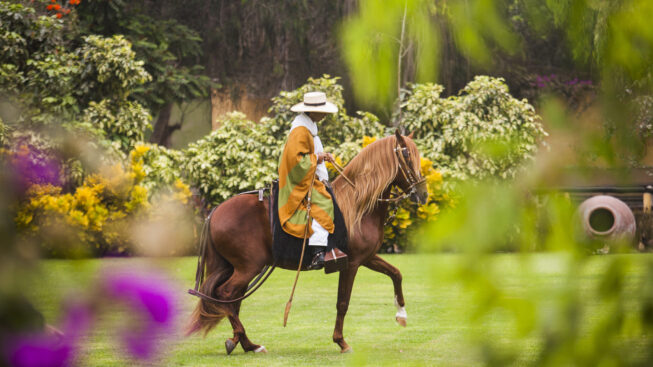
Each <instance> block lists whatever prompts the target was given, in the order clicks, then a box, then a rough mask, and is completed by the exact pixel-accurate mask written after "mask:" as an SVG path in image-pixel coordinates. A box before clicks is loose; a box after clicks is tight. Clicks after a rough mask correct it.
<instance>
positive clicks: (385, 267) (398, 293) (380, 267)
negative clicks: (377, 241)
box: [363, 255, 408, 327]
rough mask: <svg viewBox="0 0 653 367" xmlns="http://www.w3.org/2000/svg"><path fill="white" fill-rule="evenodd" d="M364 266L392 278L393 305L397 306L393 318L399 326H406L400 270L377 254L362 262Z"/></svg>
mask: <svg viewBox="0 0 653 367" xmlns="http://www.w3.org/2000/svg"><path fill="white" fill-rule="evenodd" d="M363 265H365V266H366V267H368V268H370V269H372V270H374V271H378V272H379V273H383V274H385V275H387V276H389V277H390V278H391V279H392V283H393V284H394V287H395V306H397V314H396V315H395V320H397V323H399V325H401V326H404V327H405V326H406V319H407V318H408V315H407V314H406V309H405V308H404V306H405V305H406V303H405V301H404V293H403V291H402V290H401V272H400V271H399V269H397V268H395V267H394V266H392V265H390V264H389V263H387V262H386V261H385V260H383V259H382V258H380V257H379V256H378V255H374V256H373V257H372V258H371V259H370V260H368V261H367V262H366V263H364V264H363Z"/></svg>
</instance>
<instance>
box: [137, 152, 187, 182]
mask: <svg viewBox="0 0 653 367" xmlns="http://www.w3.org/2000/svg"><path fill="white" fill-rule="evenodd" d="M131 157H132V160H135V159H138V160H140V164H141V166H142V172H143V175H144V177H143V182H142V185H143V186H144V187H145V188H147V190H148V192H149V193H150V194H152V193H157V192H160V191H163V190H167V189H168V188H169V187H171V186H173V185H175V184H176V182H177V181H178V180H180V178H181V177H182V172H181V163H182V161H183V159H184V155H183V151H180V150H175V149H167V148H165V147H163V146H160V145H156V144H144V143H141V144H137V145H136V146H135V147H134V149H133V150H132V152H131Z"/></svg>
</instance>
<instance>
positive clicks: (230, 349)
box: [224, 339, 236, 355]
mask: <svg viewBox="0 0 653 367" xmlns="http://www.w3.org/2000/svg"><path fill="white" fill-rule="evenodd" d="M224 347H225V348H226V349H227V355H229V354H231V352H233V351H234V349H235V348H236V343H234V341H233V340H231V339H227V340H225V342H224Z"/></svg>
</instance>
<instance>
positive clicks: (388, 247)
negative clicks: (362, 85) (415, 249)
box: [370, 140, 452, 252]
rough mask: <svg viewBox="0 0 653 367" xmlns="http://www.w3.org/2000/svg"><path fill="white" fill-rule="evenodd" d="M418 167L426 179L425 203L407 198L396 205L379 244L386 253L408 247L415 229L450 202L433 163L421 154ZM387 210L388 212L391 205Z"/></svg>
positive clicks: (432, 217) (428, 220) (440, 175)
mask: <svg viewBox="0 0 653 367" xmlns="http://www.w3.org/2000/svg"><path fill="white" fill-rule="evenodd" d="M372 141H373V140H372ZM372 141H370V143H371V142H372ZM420 168H421V171H422V172H421V173H422V176H424V178H426V185H427V190H428V193H429V197H428V200H427V202H426V204H424V205H419V206H418V205H417V204H415V203H413V202H411V201H409V200H404V201H402V202H401V203H399V204H398V205H399V207H398V208H397V212H396V214H395V217H394V219H393V220H392V222H390V223H389V224H388V225H386V226H385V228H384V232H385V242H384V244H383V247H384V250H385V251H387V252H403V251H405V250H407V249H410V248H411V247H412V246H411V245H412V237H413V235H414V234H415V233H416V232H417V231H419V228H420V227H421V226H422V225H423V224H425V223H431V222H433V221H435V220H436V219H437V218H438V215H439V214H440V209H441V208H442V207H447V206H450V205H452V200H451V198H450V197H449V195H448V194H447V193H446V192H445V191H444V190H443V188H442V174H441V173H440V171H438V170H436V169H435V168H433V162H432V161H430V160H429V159H427V158H424V157H421V158H420ZM390 210H391V212H390V215H392V210H393V209H392V207H391V208H390Z"/></svg>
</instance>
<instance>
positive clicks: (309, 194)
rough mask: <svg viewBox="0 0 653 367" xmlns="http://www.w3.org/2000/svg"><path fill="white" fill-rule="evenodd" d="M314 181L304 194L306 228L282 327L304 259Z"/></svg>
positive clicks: (284, 325)
mask: <svg viewBox="0 0 653 367" xmlns="http://www.w3.org/2000/svg"><path fill="white" fill-rule="evenodd" d="M314 182H315V177H313V180H312V181H311V187H310V188H309V189H308V195H307V196H306V228H304V241H303V242H302V254H301V255H300V256H299V266H297V275H295V283H294V284H293V285H292V291H291V292H290V299H288V303H286V311H285V312H284V313H283V327H286V322H287V321H288V314H289V313H290V307H292V298H293V296H294V295H295V287H296V286H297V280H298V279H299V273H300V272H301V270H302V262H303V260H304V250H306V239H307V238H308V227H309V226H310V225H311V222H310V220H311V193H312V192H313V183H314Z"/></svg>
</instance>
